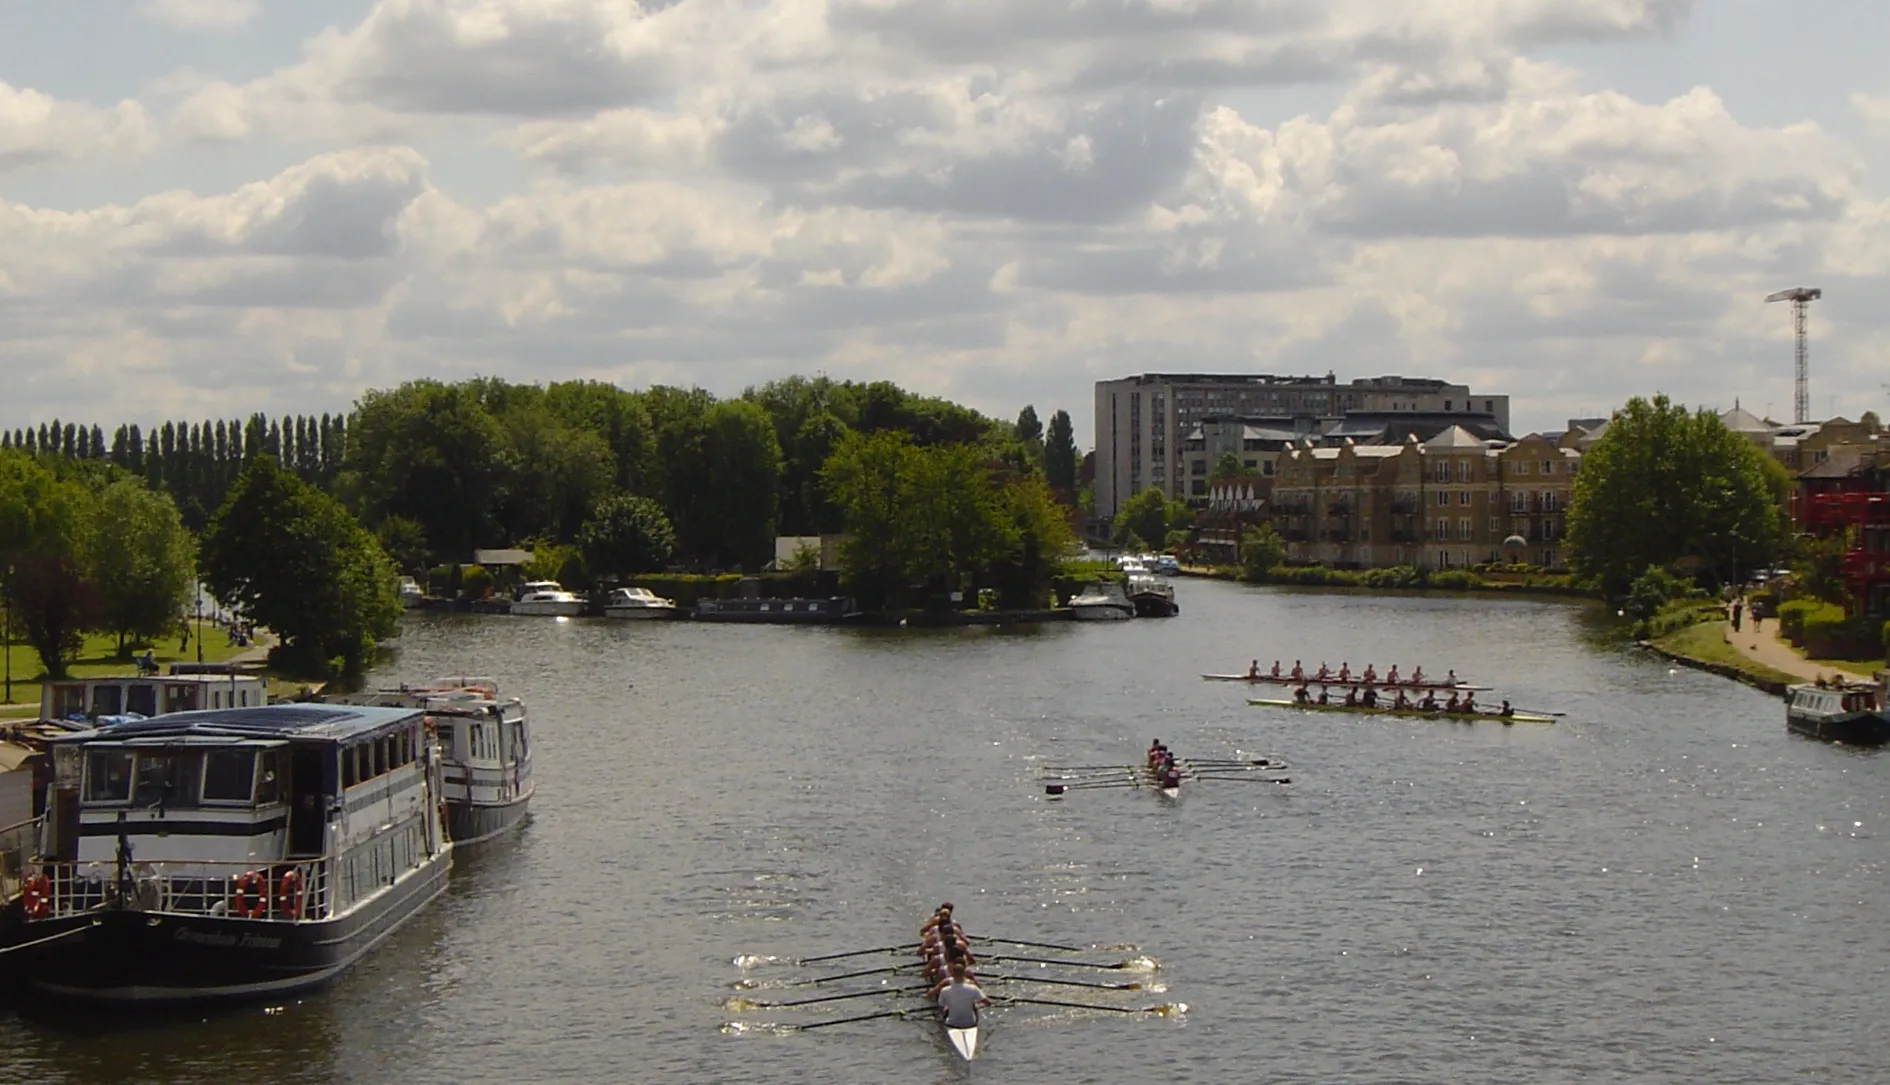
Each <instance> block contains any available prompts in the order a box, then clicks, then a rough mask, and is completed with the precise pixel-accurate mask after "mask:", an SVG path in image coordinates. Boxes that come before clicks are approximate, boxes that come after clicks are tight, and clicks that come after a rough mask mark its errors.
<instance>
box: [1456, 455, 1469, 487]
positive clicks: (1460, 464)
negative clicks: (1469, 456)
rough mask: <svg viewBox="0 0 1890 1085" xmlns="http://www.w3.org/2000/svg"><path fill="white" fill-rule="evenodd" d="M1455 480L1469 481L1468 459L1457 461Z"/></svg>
mask: <svg viewBox="0 0 1890 1085" xmlns="http://www.w3.org/2000/svg"><path fill="white" fill-rule="evenodd" d="M1457 481H1458V482H1469V481H1470V461H1469V460H1459V461H1457Z"/></svg>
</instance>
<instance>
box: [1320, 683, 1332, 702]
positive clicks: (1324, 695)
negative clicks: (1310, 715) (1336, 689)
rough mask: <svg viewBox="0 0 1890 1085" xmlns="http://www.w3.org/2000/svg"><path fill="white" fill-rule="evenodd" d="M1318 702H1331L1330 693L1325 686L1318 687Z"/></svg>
mask: <svg viewBox="0 0 1890 1085" xmlns="http://www.w3.org/2000/svg"><path fill="white" fill-rule="evenodd" d="M1319 703H1320V704H1331V703H1332V695H1331V694H1330V693H1329V692H1328V691H1327V690H1326V687H1324V686H1320V687H1319Z"/></svg>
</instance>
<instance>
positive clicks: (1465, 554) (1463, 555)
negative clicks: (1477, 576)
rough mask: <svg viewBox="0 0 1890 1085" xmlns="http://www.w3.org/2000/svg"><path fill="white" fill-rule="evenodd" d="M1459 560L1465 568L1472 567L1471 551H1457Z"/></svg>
mask: <svg viewBox="0 0 1890 1085" xmlns="http://www.w3.org/2000/svg"><path fill="white" fill-rule="evenodd" d="M1457 560H1458V562H1460V563H1461V564H1462V565H1463V567H1464V568H1466V569H1468V568H1469V567H1470V551H1468V550H1459V551H1457Z"/></svg>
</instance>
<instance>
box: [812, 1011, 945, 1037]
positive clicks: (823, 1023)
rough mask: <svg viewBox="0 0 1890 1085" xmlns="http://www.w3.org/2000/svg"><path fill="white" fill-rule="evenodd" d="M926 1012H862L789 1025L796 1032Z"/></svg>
mask: <svg viewBox="0 0 1890 1085" xmlns="http://www.w3.org/2000/svg"><path fill="white" fill-rule="evenodd" d="M924 1012H925V1010H924V1009H917V1010H886V1011H884V1012H882V1013H868V1014H862V1015H860V1016H859V1017H842V1018H839V1019H838V1020H834V1021H815V1022H814V1023H813V1024H810V1025H788V1026H787V1027H788V1028H791V1029H793V1030H794V1031H795V1032H806V1031H808V1030H809V1029H817V1028H831V1027H833V1026H834V1025H851V1024H852V1023H854V1022H855V1021H877V1020H879V1019H880V1018H882V1017H910V1016H912V1015H913V1014H915V1013H924Z"/></svg>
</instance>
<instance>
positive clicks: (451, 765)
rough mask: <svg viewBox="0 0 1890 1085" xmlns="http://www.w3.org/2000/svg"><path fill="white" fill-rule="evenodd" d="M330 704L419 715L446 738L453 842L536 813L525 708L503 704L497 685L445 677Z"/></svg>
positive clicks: (498, 830)
mask: <svg viewBox="0 0 1890 1085" xmlns="http://www.w3.org/2000/svg"><path fill="white" fill-rule="evenodd" d="M324 699H325V700H328V701H329V702H330V703H338V704H369V705H386V706H394V707H400V708H418V709H421V710H423V711H425V712H426V714H427V725H428V726H429V727H431V728H433V729H434V730H435V731H437V732H438V734H439V740H440V759H441V761H442V763H443V766H444V770H445V771H444V774H443V779H444V780H445V796H446V820H447V827H448V832H449V833H450V834H451V835H452V838H453V843H455V844H459V845H466V844H477V843H479V842H481V841H484V840H489V839H491V838H492V837H495V836H498V835H500V834H502V833H504V832H506V831H508V830H510V829H513V828H516V827H517V826H518V824H519V823H520V822H522V821H524V820H525V815H526V814H527V813H528V812H529V811H530V804H531V801H532V794H533V792H535V791H536V790H537V785H536V784H535V783H534V782H533V781H532V740H531V727H530V724H529V723H528V722H527V721H526V716H525V704H524V702H522V701H520V700H519V699H518V698H517V697H508V698H501V697H500V696H499V686H498V683H497V682H496V681H494V680H493V679H491V678H441V679H438V680H436V681H434V682H431V683H429V684H427V685H425V686H402V687H400V688H398V689H383V690H375V691H372V692H367V693H350V694H341V695H338V696H336V697H332V698H324Z"/></svg>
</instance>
